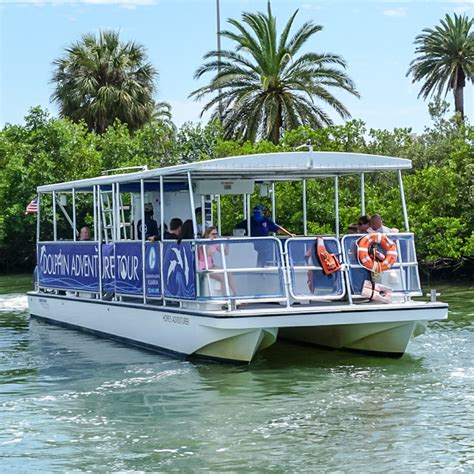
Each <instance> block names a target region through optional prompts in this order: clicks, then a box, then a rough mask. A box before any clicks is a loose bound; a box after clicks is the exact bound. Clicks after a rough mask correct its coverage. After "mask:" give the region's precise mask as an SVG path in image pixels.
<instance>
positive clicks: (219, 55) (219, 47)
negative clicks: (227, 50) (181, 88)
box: [216, 0, 222, 123]
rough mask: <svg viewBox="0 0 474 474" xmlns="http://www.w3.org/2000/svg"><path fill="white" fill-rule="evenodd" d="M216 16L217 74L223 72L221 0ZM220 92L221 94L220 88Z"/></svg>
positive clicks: (220, 110)
mask: <svg viewBox="0 0 474 474" xmlns="http://www.w3.org/2000/svg"><path fill="white" fill-rule="evenodd" d="M216 17H217V76H219V75H220V72H221V7H220V2H219V0H216ZM218 94H219V95H220V94H221V89H220V88H219V90H218ZM219 120H220V122H221V123H222V102H221V100H219Z"/></svg>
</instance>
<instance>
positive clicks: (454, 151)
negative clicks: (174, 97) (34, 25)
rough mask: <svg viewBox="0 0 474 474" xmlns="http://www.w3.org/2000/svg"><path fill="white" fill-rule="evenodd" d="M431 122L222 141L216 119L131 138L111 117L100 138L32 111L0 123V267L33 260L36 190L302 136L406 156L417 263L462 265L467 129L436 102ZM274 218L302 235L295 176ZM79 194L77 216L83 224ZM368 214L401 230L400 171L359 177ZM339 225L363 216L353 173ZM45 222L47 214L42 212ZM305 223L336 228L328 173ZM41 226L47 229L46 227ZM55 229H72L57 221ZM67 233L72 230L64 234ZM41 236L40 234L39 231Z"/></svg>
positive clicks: (284, 143) (226, 221) (322, 146)
mask: <svg viewBox="0 0 474 474" xmlns="http://www.w3.org/2000/svg"><path fill="white" fill-rule="evenodd" d="M431 112H432V117H433V120H434V125H433V126H432V127H431V128H427V129H426V130H425V131H424V133H422V134H420V135H413V134H412V133H411V130H410V129H409V128H406V129H405V128H400V129H395V130H393V131H388V130H374V129H372V130H369V131H367V129H366V127H365V124H364V123H363V122H362V121H358V120H353V121H350V122H347V123H346V124H344V125H339V126H333V127H327V128H322V129H311V128H309V127H299V128H298V129H296V130H291V131H286V132H285V133H284V135H283V137H282V140H281V143H280V144H279V145H275V144H273V143H272V142H270V141H260V142H257V143H252V142H250V141H246V142H243V143H240V142H236V141H229V140H224V139H223V134H222V129H221V127H220V125H219V124H218V123H215V122H214V123H210V124H208V125H205V126H202V125H194V124H191V123H187V124H185V125H184V126H183V127H181V129H180V130H177V131H175V130H174V129H173V127H169V126H168V125H167V124H166V123H164V122H163V121H162V120H155V121H152V122H150V123H149V124H147V125H146V126H145V127H143V128H142V129H140V130H137V131H136V132H135V133H133V134H130V133H129V131H128V128H127V126H126V125H124V124H122V123H121V122H120V121H118V120H116V121H115V122H114V124H113V125H112V126H110V127H109V129H108V130H107V131H106V133H104V134H102V135H100V136H98V135H96V134H94V133H91V132H89V131H88V128H87V126H86V125H85V124H84V123H79V124H75V123H72V122H70V121H69V120H63V119H55V118H51V117H50V116H49V115H48V113H47V112H45V111H43V110H41V109H40V108H34V109H32V110H31V111H30V113H29V114H28V116H27V117H26V118H25V125H23V126H19V125H7V126H6V127H5V128H4V129H3V130H2V131H0V202H1V203H2V206H1V208H0V268H2V269H3V270H5V269H7V268H8V267H10V266H13V265H19V264H25V265H27V266H31V265H32V264H33V262H34V241H35V232H36V229H35V218H34V217H33V216H25V215H24V210H25V206H26V205H27V204H28V202H29V201H30V200H31V199H32V198H33V197H34V196H35V194H36V187H37V186H38V185H44V184H48V183H53V182H62V181H69V180H75V179H81V178H87V177H92V176H97V175H100V173H101V171H102V170H104V169H111V168H119V167H125V166H132V165H144V164H146V165H148V166H149V167H160V166H169V165H174V164H178V163H182V162H188V161H195V160H205V159H206V160H207V159H214V158H220V157H225V156H237V155H247V154H252V153H273V152H278V151H285V150H293V149H294V148H296V147H297V146H299V145H301V144H303V143H307V142H308V141H310V142H311V144H312V145H313V146H314V148H315V150H320V151H349V152H359V153H369V154H381V155H391V156H398V157H405V158H408V159H410V160H412V162H413V170H412V171H411V172H408V173H405V174H404V186H405V195H406V200H407V205H408V214H409V218H410V230H411V231H413V232H414V233H415V238H416V245H417V253H418V257H419V258H420V259H421V260H422V262H424V263H426V264H427V265H429V266H430V267H436V266H437V265H439V263H440V262H444V263H443V264H445V263H446V262H448V263H449V264H451V265H453V264H456V265H458V264H459V265H460V264H462V263H463V262H466V261H468V260H471V261H472V259H473V258H474V212H473V205H474V154H473V151H474V127H472V126H470V125H468V124H460V123H459V122H458V121H456V120H455V119H449V118H446V112H447V109H446V107H445V106H444V105H443V104H442V103H438V104H433V106H432V107H431ZM275 188H276V205H277V208H276V221H277V222H278V223H279V224H281V225H283V226H284V227H285V228H287V229H288V230H290V231H292V232H295V233H298V234H301V233H302V232H303V212H302V184H301V182H286V183H277V184H276V186H275ZM82 199H83V198H82V196H78V198H77V200H78V204H79V212H78V222H81V223H82V222H84V223H90V221H91V219H92V216H88V215H87V214H85V212H82V210H81V209H82V207H83V208H84V209H85V208H86V206H85V205H83V203H82ZM365 199H366V210H367V213H369V214H373V213H380V214H381V215H382V216H383V218H384V221H385V223H386V224H387V225H388V226H391V227H398V228H399V229H400V230H404V218H403V215H402V210H401V204H400V195H399V192H398V183H397V177H396V176H395V175H394V173H376V174H366V176H365ZM256 204H263V205H266V206H268V207H271V198H270V196H261V195H260V193H259V192H258V191H256V192H254V193H253V194H252V196H251V206H255V205H256ZM339 204H340V211H339V231H340V232H342V233H344V232H345V230H346V229H347V226H348V225H349V224H350V223H353V222H356V221H357V219H358V217H359V215H360V206H361V203H360V180H359V177H358V176H343V177H340V178H339ZM221 205H222V226H223V232H224V233H225V234H231V233H232V229H233V227H234V225H235V224H236V223H237V222H239V221H240V220H242V219H243V218H244V216H243V202H242V197H241V196H225V197H222V199H221ZM42 219H43V220H44V222H45V223H46V224H47V223H48V221H50V220H51V216H50V215H43V216H42ZM307 220H308V232H309V233H310V234H324V233H334V231H335V227H334V225H335V210H334V179H332V178H331V179H329V178H328V179H320V180H311V181H308V182H307ZM45 228H46V229H48V228H49V229H51V228H52V226H49V227H48V225H45ZM60 232H69V233H70V232H71V231H70V229H67V226H66V225H64V226H62V227H61V229H60ZM65 235H70V234H67V233H66V234H65ZM42 237H47V236H42Z"/></svg>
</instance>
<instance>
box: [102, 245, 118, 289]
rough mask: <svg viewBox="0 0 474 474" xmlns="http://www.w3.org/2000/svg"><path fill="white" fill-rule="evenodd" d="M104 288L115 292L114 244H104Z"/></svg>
mask: <svg viewBox="0 0 474 474" xmlns="http://www.w3.org/2000/svg"><path fill="white" fill-rule="evenodd" d="M102 290H103V291H106V292H112V293H115V247H114V244H102Z"/></svg>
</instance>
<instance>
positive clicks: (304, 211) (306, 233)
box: [302, 178, 308, 236]
mask: <svg viewBox="0 0 474 474" xmlns="http://www.w3.org/2000/svg"><path fill="white" fill-rule="evenodd" d="M302 185H303V235H305V236H306V235H308V221H307V209H306V179H304V178H303V180H302Z"/></svg>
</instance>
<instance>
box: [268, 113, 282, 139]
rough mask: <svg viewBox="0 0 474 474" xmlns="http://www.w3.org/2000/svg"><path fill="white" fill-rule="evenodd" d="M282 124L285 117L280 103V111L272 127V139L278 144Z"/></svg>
mask: <svg viewBox="0 0 474 474" xmlns="http://www.w3.org/2000/svg"><path fill="white" fill-rule="evenodd" d="M282 125H283V117H282V110H281V104H278V112H277V116H276V120H275V123H274V125H273V128H272V133H271V136H270V139H271V141H272V143H273V144H274V145H278V143H279V142H280V130H281V126H282Z"/></svg>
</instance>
